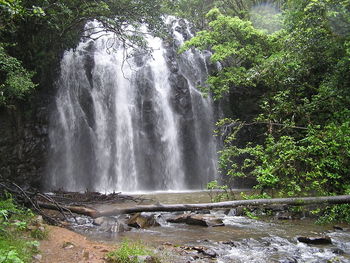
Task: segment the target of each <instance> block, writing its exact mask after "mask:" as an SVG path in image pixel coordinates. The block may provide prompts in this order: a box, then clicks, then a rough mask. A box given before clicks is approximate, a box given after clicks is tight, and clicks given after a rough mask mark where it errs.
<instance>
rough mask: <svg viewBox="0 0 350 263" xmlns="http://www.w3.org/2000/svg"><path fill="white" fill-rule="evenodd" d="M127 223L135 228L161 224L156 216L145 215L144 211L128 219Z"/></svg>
mask: <svg viewBox="0 0 350 263" xmlns="http://www.w3.org/2000/svg"><path fill="white" fill-rule="evenodd" d="M127 225H128V226H131V227H135V228H148V227H152V226H159V223H158V222H157V221H156V219H155V218H154V215H143V214H142V213H137V214H135V215H133V216H132V217H131V218H130V219H129V220H128V221H127Z"/></svg>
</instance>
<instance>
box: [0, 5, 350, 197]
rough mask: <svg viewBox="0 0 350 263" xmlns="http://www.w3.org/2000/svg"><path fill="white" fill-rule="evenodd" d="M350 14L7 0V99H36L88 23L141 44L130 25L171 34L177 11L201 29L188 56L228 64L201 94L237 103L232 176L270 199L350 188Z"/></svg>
mask: <svg viewBox="0 0 350 263" xmlns="http://www.w3.org/2000/svg"><path fill="white" fill-rule="evenodd" d="M349 11H350V1H349V0H342V1H335V0H309V1H304V0H286V1H277V0H276V1H259V0H250V1H241V0H227V1H226V0H222V1H197V0H178V1H161V0H158V1H136V0H125V1H81V0H76V1H64V0H62V1H54V0H42V1H29V0H23V1H20V0H1V1H0V15H1V21H0V41H1V42H0V57H1V60H0V74H1V79H0V105H1V107H2V109H3V110H5V109H6V110H9V111H11V110H15V109H16V107H17V106H16V105H19V104H25V105H30V103H31V101H33V100H35V96H36V94H37V91H38V90H40V89H42V88H43V87H44V86H45V85H47V83H48V81H52V80H53V79H54V78H55V77H54V76H55V75H57V71H58V65H59V61H60V58H61V57H62V54H63V52H64V50H66V49H69V48H74V47H75V46H76V45H77V42H78V40H79V39H80V38H81V37H85V38H88V37H90V36H89V35H88V32H85V30H84V24H85V23H86V22H87V21H89V20H92V19H96V20H98V21H100V22H101V23H102V24H103V25H104V26H105V27H106V28H108V30H110V31H112V32H115V33H116V36H117V37H118V38H119V39H120V40H124V41H125V43H129V44H130V43H131V44H134V45H135V46H137V45H138V46H140V45H141V46H142V45H144V44H145V43H144V42H143V41H142V37H140V36H139V35H137V34H134V35H130V34H129V33H128V32H126V30H125V25H126V24H128V25H133V26H134V27H135V29H137V28H139V27H140V26H142V25H144V24H147V25H148V27H149V30H150V31H151V32H153V33H154V34H155V35H157V36H163V35H164V34H165V27H164V25H163V20H162V16H164V15H165V14H170V15H176V16H179V17H183V18H185V19H187V20H189V21H190V22H191V23H193V27H194V29H195V31H197V33H196V35H195V37H193V38H192V39H190V40H189V41H187V42H186V44H185V45H184V46H183V47H182V48H181V50H180V51H179V52H184V51H185V50H187V49H190V48H198V49H201V50H210V51H211V52H212V56H211V60H212V62H218V63H220V65H221V69H220V70H219V71H217V72H214V73H213V74H212V75H211V76H210V77H209V78H208V80H207V84H206V85H204V87H201V89H202V91H203V92H204V93H210V94H212V95H213V97H214V98H215V100H217V101H225V103H223V104H225V105H226V106H225V108H226V110H225V118H223V119H221V120H220V121H219V122H218V123H217V125H218V130H217V133H218V134H219V135H221V136H223V138H224V147H223V149H222V150H221V151H220V157H219V159H220V160H219V164H220V169H221V174H222V175H223V183H225V184H228V185H230V184H231V181H232V180H234V178H237V177H238V178H246V177H247V178H250V179H252V178H253V179H254V182H255V188H257V189H260V190H261V195H262V196H264V197H267V196H271V195H278V196H306V195H338V194H349V191H350V176H349V172H350V165H349V161H350V127H349V126H350V110H349V106H350V93H349V87H350V74H349V72H350V71H349V66H350V12H349ZM126 40H128V41H126ZM145 48H146V47H145ZM28 108H29V109H30V106H28ZM271 190H272V191H271Z"/></svg>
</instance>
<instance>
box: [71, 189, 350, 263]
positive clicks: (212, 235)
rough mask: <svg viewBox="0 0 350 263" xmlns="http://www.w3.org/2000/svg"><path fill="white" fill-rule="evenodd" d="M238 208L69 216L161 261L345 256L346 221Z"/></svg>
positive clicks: (89, 230) (175, 197) (99, 235)
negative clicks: (136, 243)
mask: <svg viewBox="0 0 350 263" xmlns="http://www.w3.org/2000/svg"><path fill="white" fill-rule="evenodd" d="M205 194H206V193H204V194H203V193H193V194H189V193H182V194H157V195H156V197H155V196H148V195H147V196H142V198H143V200H149V199H150V198H152V199H153V200H154V199H155V200H154V201H153V202H158V201H159V200H163V201H164V202H167V203H169V202H176V203H177V202H181V201H184V202H188V199H189V198H191V197H190V196H191V195H193V197H192V199H191V200H192V201H195V202H201V201H203V202H206V201H207V200H203V198H204V199H205V198H207V197H205ZM201 195H202V197H200V196H201ZM169 199H171V200H169ZM183 199H186V200H183ZM157 200H158V201H157ZM144 202H148V201H144ZM109 205H113V204H107V206H109ZM123 205H124V206H125V205H127V204H123ZM105 206H106V205H103V206H102V207H105ZM242 212H243V209H240V208H238V209H232V210H219V211H203V212H196V213H194V212H192V213H190V212H185V213H182V212H179V213H139V214H133V215H119V216H114V217H101V218H97V219H91V218H89V217H84V216H80V217H77V218H76V221H75V220H73V219H72V220H71V226H72V227H73V228H74V230H75V231H77V232H78V233H80V234H82V235H84V236H86V237H88V238H90V239H92V240H95V241H103V242H105V243H108V244H111V245H115V244H118V243H119V242H121V241H122V240H124V239H129V240H132V241H133V240H141V241H142V242H143V243H145V244H146V245H148V246H150V247H153V248H154V249H155V250H156V252H157V253H158V254H161V255H163V256H164V255H165V257H166V258H167V262H223V263H224V262H243V263H244V262H259V263H260V262H284V263H287V262H350V231H349V229H348V228H347V227H348V226H346V225H344V226H336V227H334V226H333V225H326V226H320V225H316V224H315V223H314V219H310V218H308V217H305V214H303V213H300V212H299V213H295V212H290V211H289V212H288V211H286V210H285V207H284V206H277V207H275V208H274V210H273V213H272V214H270V215H269V216H265V217H259V218H258V219H252V218H249V217H247V216H242Z"/></svg>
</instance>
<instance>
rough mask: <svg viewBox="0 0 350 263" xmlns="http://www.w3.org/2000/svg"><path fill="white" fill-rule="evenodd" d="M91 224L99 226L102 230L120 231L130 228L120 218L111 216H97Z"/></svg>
mask: <svg viewBox="0 0 350 263" xmlns="http://www.w3.org/2000/svg"><path fill="white" fill-rule="evenodd" d="M93 224H94V225H96V226H98V227H99V230H101V231H103V232H111V233H121V232H125V231H129V230H130V228H129V227H128V226H127V224H125V222H123V221H122V220H118V219H116V218H113V217H98V218H95V219H94V221H93Z"/></svg>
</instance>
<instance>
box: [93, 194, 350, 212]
mask: <svg viewBox="0 0 350 263" xmlns="http://www.w3.org/2000/svg"><path fill="white" fill-rule="evenodd" d="M347 203H350V195H340V196H324V197H299V198H297V197H293V198H271V199H252V200H235V201H227V202H218V203H202V204H157V205H143V206H135V207H128V208H117V207H116V208H111V209H105V210H102V211H98V212H97V211H96V213H91V216H92V217H101V216H116V215H120V214H131V213H139V212H178V211H197V210H212V209H229V208H235V207H239V206H263V205H275V204H286V205H293V206H303V205H310V204H347Z"/></svg>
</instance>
